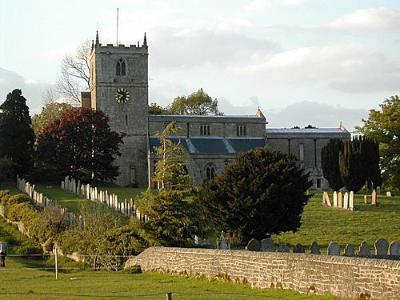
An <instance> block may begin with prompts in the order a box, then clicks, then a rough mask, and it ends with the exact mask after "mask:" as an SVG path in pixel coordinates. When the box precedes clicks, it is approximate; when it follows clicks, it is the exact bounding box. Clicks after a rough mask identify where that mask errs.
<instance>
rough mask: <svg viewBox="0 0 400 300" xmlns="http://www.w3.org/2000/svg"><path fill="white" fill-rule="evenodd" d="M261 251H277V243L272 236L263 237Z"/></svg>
mask: <svg viewBox="0 0 400 300" xmlns="http://www.w3.org/2000/svg"><path fill="white" fill-rule="evenodd" d="M261 251H262V252H275V251H276V245H275V243H274V241H273V240H272V239H270V238H266V239H262V240H261Z"/></svg>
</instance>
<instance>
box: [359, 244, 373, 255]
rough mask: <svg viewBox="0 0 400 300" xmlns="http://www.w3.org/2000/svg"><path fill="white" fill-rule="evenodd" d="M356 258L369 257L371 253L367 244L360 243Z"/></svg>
mask: <svg viewBox="0 0 400 300" xmlns="http://www.w3.org/2000/svg"><path fill="white" fill-rule="evenodd" d="M358 256H371V251H370V250H369V246H368V244H367V242H365V241H364V242H362V243H361V245H360V247H359V248H358Z"/></svg>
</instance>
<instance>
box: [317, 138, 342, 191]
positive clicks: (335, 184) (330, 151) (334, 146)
mask: <svg viewBox="0 0 400 300" xmlns="http://www.w3.org/2000/svg"><path fill="white" fill-rule="evenodd" d="M342 149H343V142H342V141H341V140H339V139H331V140H329V142H328V144H327V145H326V146H325V147H323V148H322V150H321V166H322V172H323V174H324V177H325V178H326V180H328V182H329V186H330V187H331V188H332V189H333V190H335V191H337V190H339V189H340V188H342V186H343V181H342V177H341V174H340V169H339V153H340V151H341V150H342Z"/></svg>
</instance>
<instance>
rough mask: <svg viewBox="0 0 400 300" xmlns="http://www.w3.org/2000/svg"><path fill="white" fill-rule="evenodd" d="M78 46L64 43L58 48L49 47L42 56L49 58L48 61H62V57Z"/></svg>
mask: <svg viewBox="0 0 400 300" xmlns="http://www.w3.org/2000/svg"><path fill="white" fill-rule="evenodd" d="M76 48H77V47H76V46H74V45H71V44H68V45H62V46H59V47H56V48H52V49H47V50H45V51H44V52H43V53H42V54H41V55H40V57H41V58H42V59H45V60H48V61H57V62H59V61H61V59H62V58H63V57H64V56H65V55H66V54H70V53H73V52H74V51H75V50H76Z"/></svg>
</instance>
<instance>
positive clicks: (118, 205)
mask: <svg viewBox="0 0 400 300" xmlns="http://www.w3.org/2000/svg"><path fill="white" fill-rule="evenodd" d="M60 186H61V189H63V190H66V191H68V192H70V193H73V194H75V195H77V196H80V197H83V198H85V199H87V200H90V201H93V202H98V203H101V204H104V205H106V206H107V207H109V208H111V209H113V210H115V211H117V212H119V213H121V214H123V215H125V216H127V217H131V216H135V217H136V218H137V219H138V220H139V221H140V222H147V221H148V216H147V215H145V214H142V213H140V211H139V209H138V208H137V207H136V205H135V203H134V201H133V199H132V198H131V199H129V200H128V199H124V200H123V201H119V200H118V196H117V195H116V194H114V193H109V192H108V191H107V190H106V191H103V190H100V189H98V188H97V187H92V186H91V185H90V184H83V183H81V182H80V181H79V180H75V179H74V178H71V177H69V176H66V177H65V178H64V180H63V181H61V185H60Z"/></svg>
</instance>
